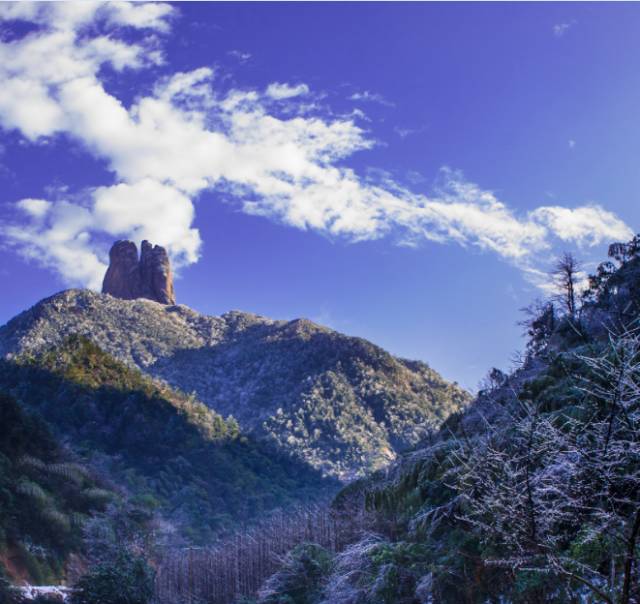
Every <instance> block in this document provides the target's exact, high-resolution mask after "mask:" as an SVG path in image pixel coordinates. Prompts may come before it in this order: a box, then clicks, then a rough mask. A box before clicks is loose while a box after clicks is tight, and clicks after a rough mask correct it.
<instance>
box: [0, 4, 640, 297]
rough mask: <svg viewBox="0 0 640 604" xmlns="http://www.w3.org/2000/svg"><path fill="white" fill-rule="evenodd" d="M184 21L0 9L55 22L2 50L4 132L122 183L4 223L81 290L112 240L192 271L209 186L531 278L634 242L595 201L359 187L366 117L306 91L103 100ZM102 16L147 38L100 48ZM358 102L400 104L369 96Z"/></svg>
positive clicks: (33, 208)
mask: <svg viewBox="0 0 640 604" xmlns="http://www.w3.org/2000/svg"><path fill="white" fill-rule="evenodd" d="M172 15H173V10H172V9H171V8H170V7H167V6H166V5H156V4H152V3H144V4H135V5H129V4H125V3H108V4H102V3H83V4H81V5H77V4H74V3H70V4H66V3H48V4H38V5H31V4H27V5H24V6H20V7H19V8H16V7H14V6H13V5H11V7H10V8H4V7H2V6H0V18H2V17H4V18H17V17H18V16H19V17H20V18H23V19H31V20H34V21H36V22H38V23H42V24H44V23H45V21H46V22H47V24H48V25H47V27H46V28H41V29H39V30H37V31H35V32H32V33H30V34H28V35H26V36H25V37H24V38H22V39H19V40H16V41H13V42H6V43H0V81H1V82H2V86H0V124H1V125H2V126H4V128H8V129H16V130H18V131H19V132H21V133H22V135H23V136H25V137H26V138H27V139H29V140H30V141H34V142H42V140H48V139H47V137H50V136H52V135H54V134H56V133H65V134H66V135H68V136H69V137H72V138H73V139H75V140H76V141H78V142H79V143H81V144H82V145H83V146H84V148H86V149H87V150H88V151H89V152H91V153H92V154H93V155H94V156H96V157H97V158H100V159H102V160H104V161H106V162H107V164H108V166H109V168H110V169H111V170H112V172H113V174H114V180H113V182H112V183H111V184H109V185H106V186H99V187H94V188H91V189H86V190H83V191H80V192H75V193H74V194H71V193H70V192H69V190H64V189H61V190H59V191H58V192H57V193H56V194H55V195H52V196H53V197H54V198H53V199H51V200H43V199H23V200H21V201H19V202H17V207H18V209H19V210H20V211H21V212H22V215H23V217H24V218H23V219H22V220H21V221H20V223H19V224H14V225H4V227H2V231H1V232H2V235H3V236H4V238H5V240H6V241H7V242H8V243H10V244H12V245H14V246H15V247H16V248H17V249H18V250H19V251H20V252H21V253H22V254H24V255H25V256H27V257H29V258H33V259H35V260H37V261H39V262H41V263H42V264H44V265H46V266H48V267H51V268H54V269H55V270H57V271H59V272H60V274H61V275H62V276H63V277H64V278H65V279H66V280H67V281H68V282H70V283H73V284H81V285H89V286H91V287H99V285H100V282H101V279H102V275H103V273H104V270H105V264H104V260H105V259H106V246H105V243H106V240H107V239H108V238H110V239H113V238H121V237H130V238H132V239H134V240H137V241H139V240H141V239H143V238H147V239H150V240H152V241H154V242H156V243H160V244H162V245H165V246H166V247H167V248H168V250H169V253H170V254H171V256H172V258H173V259H174V261H175V262H176V263H177V265H178V266H181V265H187V264H189V263H192V262H195V261H196V260H197V259H198V255H199V249H200V243H201V241H200V235H199V232H198V230H197V229H196V228H194V226H193V223H194V216H195V211H194V205H193V198H194V197H195V196H197V195H199V194H200V193H201V192H202V191H204V190H210V191H211V190H217V191H220V192H224V193H226V194H227V195H228V196H231V197H233V198H235V199H237V200H238V202H239V203H240V206H241V207H242V209H243V210H244V211H245V212H247V213H251V214H256V215H261V216H265V217H268V218H271V219H273V220H277V221H279V222H282V223H284V224H288V225H291V226H293V227H295V228H300V229H312V230H315V231H318V232H321V233H325V234H327V235H330V236H336V237H343V238H345V239H348V240H351V241H358V240H364V239H374V238H379V237H382V236H384V235H388V234H390V235H392V236H393V237H394V238H395V239H396V240H397V241H399V242H400V243H404V244H409V245H416V244H418V243H419V242H421V241H425V240H429V241H435V242H441V243H447V242H456V243H458V244H460V245H462V246H473V247H476V248H479V249H483V250H490V251H492V252H494V253H496V254H498V255H499V256H500V257H502V258H504V259H506V260H508V261H509V262H512V263H514V264H516V265H517V266H519V267H520V268H522V269H523V270H524V271H525V273H526V274H528V275H534V276H535V274H536V271H538V269H537V268H536V265H535V261H534V258H535V255H536V254H539V253H540V252H541V251H545V252H547V253H548V252H549V251H550V250H551V247H552V245H553V244H554V242H557V241H561V242H563V243H564V242H567V243H572V244H576V245H581V246H590V245H596V244H598V243H601V242H603V241H606V240H609V239H625V238H627V237H628V236H629V235H630V233H631V232H630V230H629V229H628V227H626V226H625V225H624V223H623V222H622V221H621V220H620V219H619V218H617V217H616V216H615V215H613V214H612V213H610V212H608V211H606V210H604V209H603V208H602V207H600V206H597V205H588V206H582V207H578V208H573V209H569V208H564V207H561V206H543V207H540V208H537V209H535V210H533V211H531V212H529V213H526V214H520V215H519V214H518V213H516V212H514V211H513V210H512V209H511V208H510V207H509V206H508V205H507V204H506V203H505V202H504V201H502V200H500V199H499V198H498V197H497V196H496V195H495V194H494V193H493V192H491V191H487V190H484V189H482V188H480V187H479V186H477V185H475V184H473V183H469V182H468V181H466V180H465V179H464V178H463V177H462V176H460V175H459V174H456V173H454V172H452V171H451V170H443V172H442V183H441V186H440V187H439V188H438V189H437V190H436V191H435V192H434V193H433V195H431V196H426V195H423V194H418V193H415V192H413V191H411V190H410V189H408V188H407V187H405V186H402V185H401V184H399V183H398V182H396V181H395V180H394V179H393V178H392V177H390V176H389V175H385V174H381V173H378V174H377V175H375V174H373V173H372V174H371V175H369V176H367V177H362V176H360V175H358V174H357V173H356V172H355V171H354V170H353V169H351V168H349V167H347V166H345V165H344V162H343V161H342V160H345V159H347V158H348V157H349V156H351V155H352V154H353V153H355V152H356V151H361V150H366V149H370V148H372V147H373V146H374V145H375V141H373V140H372V139H371V138H370V137H368V136H367V133H366V132H365V131H364V130H363V129H362V128H360V127H359V126H358V125H357V124H356V123H355V122H354V119H355V118H356V117H358V115H356V114H355V113H354V114H351V115H348V116H342V117H338V118H335V117H328V116H327V115H326V114H322V113H321V111H320V110H318V109H317V108H316V107H315V106H313V105H305V104H303V103H299V101H298V100H296V99H297V97H299V96H303V95H306V94H308V92H309V88H308V87H307V86H306V85H305V84H298V85H290V84H286V83H272V84H271V85H269V87H268V88H267V90H266V92H265V93H264V94H261V93H260V92H258V91H256V90H230V91H228V92H224V93H223V92H221V91H220V90H217V89H216V86H215V83H216V82H215V72H214V70H212V69H211V68H209V67H201V68H199V69H195V70H193V71H188V72H178V73H174V74H172V75H170V76H165V77H163V78H161V79H160V80H159V81H158V82H157V83H156V85H155V86H154V87H153V89H152V92H151V93H148V94H146V95H143V94H141V95H139V96H138V97H136V99H135V101H133V102H132V103H131V104H130V105H128V106H125V105H124V104H123V102H122V101H121V100H120V99H118V98H117V97H115V96H114V95H113V94H111V93H110V92H108V91H107V90H106V89H105V87H104V85H103V82H102V81H101V77H100V74H101V68H102V66H103V65H105V64H110V65H111V66H113V68H114V69H116V70H125V69H137V70H140V69H144V68H145V67H147V66H148V65H151V64H157V63H158V62H160V61H161V60H162V56H161V55H160V54H159V50H158V48H157V46H156V44H155V42H154V38H153V36H152V37H151V38H150V37H149V31H148V30H149V29H151V30H155V31H156V32H161V33H166V32H168V31H169V27H170V18H171V17H172ZM92 20H102V21H103V22H104V23H111V24H118V25H119V26H123V25H124V26H126V28H127V29H128V28H134V29H138V30H140V32H139V38H140V40H139V41H137V42H132V41H125V40H124V39H121V38H118V37H117V35H116V33H117V31H119V30H118V28H115V29H114V33H113V35H109V36H108V37H105V36H104V35H102V34H101V35H98V34H95V35H94V36H93V37H91V36H90V35H88V34H87V28H85V27H84V26H85V25H86V24H87V23H89V22H91V21H92ZM81 28H82V35H80V32H81ZM89 31H90V30H89ZM284 99H287V100H288V102H289V103H290V104H292V105H295V106H296V108H297V112H296V113H295V117H292V118H284V117H282V115H281V114H280V115H278V114H274V113H273V112H272V109H273V106H274V104H273V103H272V102H271V101H272V100H284ZM352 99H353V100H367V101H372V102H383V103H386V104H388V103H389V102H388V101H386V99H384V98H383V97H380V95H375V94H373V93H370V92H364V93H356V94H354V95H353V96H352ZM279 106H280V107H282V105H279ZM532 278H533V277H532Z"/></svg>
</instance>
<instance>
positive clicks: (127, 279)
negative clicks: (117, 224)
mask: <svg viewBox="0 0 640 604" xmlns="http://www.w3.org/2000/svg"><path fill="white" fill-rule="evenodd" d="M102 293H103V294H111V295H112V296H115V297H116V298H122V299H124V300H134V299H135V298H148V299H149V300H155V301H156V302H160V304H175V303H176V297H175V293H174V291H173V275H172V273H171V264H170V262H169V256H168V255H167V251H166V250H165V249H164V248H163V247H160V246H159V245H155V246H153V245H151V244H150V243H149V242H148V241H143V242H142V246H141V250H140V259H138V248H137V247H136V244H135V243H133V241H116V242H115V243H114V244H113V246H112V247H111V251H110V252H109V268H108V269H107V272H106V274H105V276H104V281H103V283H102Z"/></svg>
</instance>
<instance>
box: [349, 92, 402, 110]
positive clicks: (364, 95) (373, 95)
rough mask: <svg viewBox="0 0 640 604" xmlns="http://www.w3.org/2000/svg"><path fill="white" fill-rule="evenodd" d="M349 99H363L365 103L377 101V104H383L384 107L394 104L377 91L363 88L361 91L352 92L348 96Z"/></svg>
mask: <svg viewBox="0 0 640 604" xmlns="http://www.w3.org/2000/svg"><path fill="white" fill-rule="evenodd" d="M349 100H350V101H364V102H365V103H377V104H378V105H384V106H385V107H395V106H396V104H395V103H393V102H392V101H389V100H388V99H386V98H385V97H383V96H382V95H381V94H379V93H377V92H371V91H369V90H365V91H363V92H354V93H353V94H352V95H351V96H350V97H349Z"/></svg>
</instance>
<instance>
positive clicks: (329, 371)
mask: <svg viewBox="0 0 640 604" xmlns="http://www.w3.org/2000/svg"><path fill="white" fill-rule="evenodd" d="M74 335H80V336H84V337H86V338H88V339H90V340H91V341H92V342H94V343H95V344H96V345H97V346H98V347H99V348H100V349H101V350H102V351H104V352H105V353H106V354H108V355H110V356H111V357H113V358H114V359H116V360H118V361H119V362H121V363H123V364H124V365H126V366H127V367H130V368H136V369H139V370H140V371H142V372H144V373H145V374H146V375H147V376H150V377H152V378H155V379H160V380H162V381H164V382H165V383H166V384H168V385H169V386H171V387H173V388H176V389H178V390H180V391H183V392H186V393H193V396H194V397H196V398H197V399H199V400H200V401H202V402H203V403H204V404H205V405H207V406H208V407H209V408H210V409H212V410H214V411H215V412H216V413H219V414H220V415H222V416H225V417H226V416H229V415H232V416H233V417H234V418H235V419H236V420H237V422H238V423H239V425H240V428H241V430H242V431H243V432H246V433H250V434H251V435H253V437H255V438H257V439H259V440H261V441H266V442H267V443H269V444H270V445H273V446H275V448H277V449H278V450H279V451H281V452H284V453H287V454H291V455H293V456H294V457H295V458H297V459H298V460H300V461H303V462H305V463H306V464H308V465H310V466H311V467H312V468H314V469H317V470H319V471H321V472H322V473H323V474H324V475H326V476H329V477H337V478H339V479H341V480H348V479H350V478H353V477H356V476H360V475H363V474H364V473H366V472H368V471H371V470H376V469H379V468H382V467H384V466H385V465H387V464H388V463H389V462H390V461H392V460H393V459H395V458H396V456H397V454H398V453H399V452H400V451H401V450H403V449H405V448H407V447H411V446H413V445H415V444H416V443H418V442H419V441H420V439H421V437H422V436H423V435H424V433H425V429H426V428H427V427H435V426H438V425H439V424H441V423H442V421H444V420H445V419H446V418H447V417H448V416H449V415H450V414H451V413H452V412H456V411H459V410H460V409H461V408H463V407H464V405H465V404H466V403H467V402H468V400H469V398H470V397H469V395H468V394H467V393H466V392H465V391H464V390H463V389H461V388H460V387H458V386H457V385H456V384H450V383H448V382H446V381H445V380H444V379H443V378H442V377H441V376H440V375H439V374H438V373H436V372H435V371H434V370H432V369H431V368H430V367H429V366H428V365H426V364H424V363H421V362H417V361H406V360H404V359H399V358H397V357H394V356H392V355H391V354H389V353H387V352H385V351H384V350H382V349H381V348H379V347H377V346H375V345H373V344H371V343H370V342H367V341H366V340H363V339H361V338H354V337H348V336H345V335H342V334H340V333H338V332H336V331H333V330H331V329H328V328H326V327H322V326H319V325H316V324H314V323H312V322H311V321H308V320H305V319H298V320H294V321H276V320H272V319H267V318H264V317H260V316H257V315H253V314H249V313H242V312H237V311H233V312H229V313H226V314H224V315H222V316H220V317H213V316H207V315H203V314H200V313H198V312H196V311H194V310H192V309H190V308H188V307H186V306H184V305H165V304H160V303H158V302H155V301H152V300H147V299H141V298H140V299H134V300H124V299H119V298H116V297H113V296H111V295H108V294H98V293H94V292H91V291H87V290H68V291H64V292H61V293H59V294H56V295H54V296H52V297H51V298H47V299H45V300H42V301H41V302H39V303H38V304H36V305H35V306H34V307H33V308H31V309H29V310H27V311H25V312H23V313H21V314H20V315H18V316H17V317H15V318H14V319H12V320H11V321H9V323H7V324H6V325H5V326H3V327H1V328H0V357H3V358H5V359H9V360H10V359H16V358H24V357H25V356H29V355H37V354H39V353H42V352H44V351H46V350H48V349H51V348H55V347H58V346H60V345H62V344H63V343H64V342H65V341H66V340H67V339H68V338H69V337H71V336H74Z"/></svg>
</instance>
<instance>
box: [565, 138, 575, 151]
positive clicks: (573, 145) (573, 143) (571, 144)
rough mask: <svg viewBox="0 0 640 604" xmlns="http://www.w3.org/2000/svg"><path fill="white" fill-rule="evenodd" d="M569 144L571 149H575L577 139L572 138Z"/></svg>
mask: <svg viewBox="0 0 640 604" xmlns="http://www.w3.org/2000/svg"><path fill="white" fill-rule="evenodd" d="M567 144H568V145H569V149H573V148H575V146H576V141H574V140H573V139H572V138H570V139H569V141H568V143H567Z"/></svg>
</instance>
